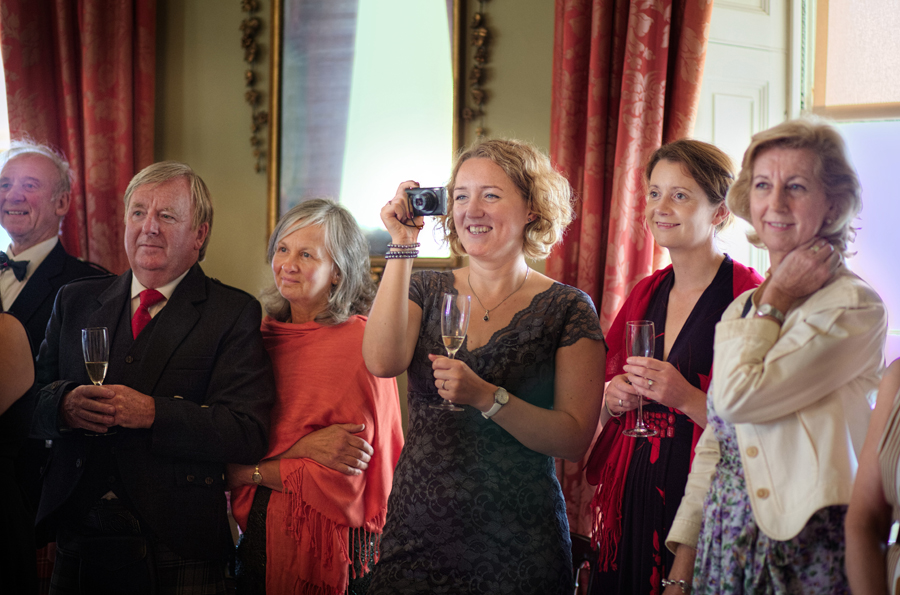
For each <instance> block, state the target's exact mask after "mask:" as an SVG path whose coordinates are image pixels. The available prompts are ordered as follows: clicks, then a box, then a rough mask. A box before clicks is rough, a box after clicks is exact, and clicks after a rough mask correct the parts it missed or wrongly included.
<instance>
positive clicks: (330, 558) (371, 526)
mask: <svg viewBox="0 0 900 595" xmlns="http://www.w3.org/2000/svg"><path fill="white" fill-rule="evenodd" d="M282 493H283V494H284V495H285V496H287V499H288V508H289V510H290V514H287V515H285V518H284V524H283V528H284V531H285V534H287V535H289V536H290V537H292V538H293V539H294V541H296V542H297V544H298V545H301V544H302V542H303V538H304V537H308V539H309V548H310V552H311V553H312V555H313V556H314V557H315V558H316V559H318V560H319V561H320V562H321V564H322V567H323V568H328V569H331V568H334V566H335V562H340V563H343V564H344V565H349V566H350V573H352V575H353V578H359V577H360V576H362V575H363V574H366V573H367V572H370V571H371V570H372V568H370V566H369V558H370V556H374V561H375V562H378V557H379V556H380V554H381V532H382V528H383V527H384V523H385V519H386V517H387V506H384V507H382V508H381V509H380V510H379V511H378V512H377V513H376V514H375V515H374V516H373V517H372V518H370V519H367V520H366V522H365V523H364V524H363V526H362V527H348V526H347V525H343V524H340V523H337V522H335V521H334V520H332V519H330V518H328V516H327V515H325V514H324V513H322V512H321V511H319V510H317V509H316V508H314V507H313V506H312V505H310V503H309V502H308V501H306V500H304V499H303V496H302V494H303V473H302V471H297V472H295V473H291V474H290V475H288V477H287V478H285V480H284V491H283V492H282ZM351 536H352V537H354V538H357V539H358V540H359V541H358V543H360V544H361V546H362V549H361V551H360V559H359V560H353V559H352V557H351V552H350V543H351V539H350V538H351ZM357 565H359V569H358V570H359V571H358V572H357ZM298 580H299V581H301V582H302V583H303V584H304V585H305V586H304V587H303V590H301V591H300V593H303V594H306V593H309V594H311V595H318V594H319V593H332V592H334V593H338V594H339V593H343V592H344V591H345V590H346V589H347V584H346V579H345V580H344V581H343V582H344V584H343V585H342V586H341V585H338V586H336V587H333V588H335V589H338V590H337V591H332V590H331V589H332V587H330V586H327V587H326V586H324V585H314V584H312V583H308V582H307V581H305V580H303V579H302V578H299V579H298ZM306 585H308V586H309V588H312V587H315V588H316V589H321V590H308V588H307V586H306Z"/></svg>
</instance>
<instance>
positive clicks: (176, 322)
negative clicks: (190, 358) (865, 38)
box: [133, 264, 206, 394]
mask: <svg viewBox="0 0 900 595" xmlns="http://www.w3.org/2000/svg"><path fill="white" fill-rule="evenodd" d="M205 300H206V275H204V274H203V270H202V269H201V268H200V265H199V264H195V265H194V266H193V267H191V270H190V271H189V272H188V274H187V276H185V278H184V279H182V280H181V283H179V284H178V287H176V288H175V292H174V293H173V294H172V297H171V299H169V301H168V302H167V303H166V305H165V307H164V308H163V309H162V310H161V311H160V313H159V314H158V315H157V316H156V318H155V321H154V324H153V328H152V329H151V333H150V337H149V340H150V342H149V344H148V345H147V350H146V352H145V356H144V357H143V358H142V359H141V367H140V369H139V370H138V373H137V378H136V379H135V383H134V387H133V388H134V389H135V390H139V391H141V392H143V393H144V394H152V391H153V389H154V387H155V386H156V383H157V381H158V380H159V378H160V376H162V373H163V371H164V370H165V369H166V366H167V365H168V363H169V359H170V358H171V357H172V354H173V353H175V351H176V350H177V349H178V347H179V345H181V343H182V342H183V341H184V339H185V337H187V336H188V335H189V334H190V332H191V331H192V330H193V328H194V326H196V324H197V323H198V322H199V321H200V311H199V310H198V309H197V307H196V305H195V304H197V303H199V302H203V301H205ZM141 334H142V335H143V333H141Z"/></svg>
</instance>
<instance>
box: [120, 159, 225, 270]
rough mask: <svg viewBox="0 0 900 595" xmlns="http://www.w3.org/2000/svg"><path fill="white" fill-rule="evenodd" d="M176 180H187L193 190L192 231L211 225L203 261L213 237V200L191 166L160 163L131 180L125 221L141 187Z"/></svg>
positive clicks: (201, 249) (126, 194) (150, 166)
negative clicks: (132, 197)
mask: <svg viewBox="0 0 900 595" xmlns="http://www.w3.org/2000/svg"><path fill="white" fill-rule="evenodd" d="M175 178H184V179H185V180H187V183H188V187H189V188H190V189H191V229H192V230H197V229H199V228H200V226H201V225H203V224H204V223H208V224H209V229H208V230H207V232H206V239H205V240H204V241H203V245H202V246H200V257H199V260H200V261H203V259H204V258H206V248H207V246H209V238H210V237H212V224H213V207H212V198H211V197H210V194H209V188H207V187H206V183H205V182H204V181H203V179H202V178H201V177H200V176H198V175H197V173H196V172H195V171H194V170H193V169H192V168H191V166H190V165H188V164H186V163H181V162H179V161H160V162H159V163H154V164H153V165H148V166H147V167H145V168H144V169H142V170H141V171H139V172H138V173H137V175H135V176H134V177H133V178H131V182H129V183H128V187H127V188H126V189H125V221H126V223H127V221H128V205H129V203H130V202H131V196H132V195H133V194H134V191H135V190H137V189H138V188H140V187H141V186H155V185H157V184H162V183H163V182H168V181H169V180H174V179H175Z"/></svg>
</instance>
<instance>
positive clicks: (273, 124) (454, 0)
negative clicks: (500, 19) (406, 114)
mask: <svg viewBox="0 0 900 595" xmlns="http://www.w3.org/2000/svg"><path fill="white" fill-rule="evenodd" d="M330 1H332V0H329V2H330ZM371 1H377V2H383V1H384V0H359V2H371ZM441 1H444V2H446V4H447V10H448V16H450V15H451V14H452V17H451V18H452V27H451V32H450V36H451V43H452V45H451V48H450V51H451V58H452V73H453V98H452V109H453V114H452V122H453V124H452V127H453V130H452V142H453V146H452V147H448V149H449V150H448V151H447V155H453V154H455V153H456V151H457V150H458V149H459V147H460V146H461V144H462V142H463V138H462V125H463V122H462V110H463V107H464V100H463V93H464V85H463V84H462V82H461V81H462V74H461V73H462V69H463V52H464V48H465V42H464V37H463V36H464V35H465V29H466V28H465V23H463V20H464V19H465V14H466V13H465V6H464V2H465V0H441ZM304 2H306V4H307V5H309V4H310V0H272V15H271V20H270V23H271V29H270V35H271V72H270V81H271V89H270V94H269V97H270V108H269V131H270V132H269V150H268V164H267V174H268V218H267V235H271V233H272V230H273V229H274V228H275V225H276V223H277V221H278V218H279V216H280V214H281V213H282V204H281V201H282V173H283V167H282V166H283V163H282V159H283V152H282V142H283V141H284V135H283V131H282V125H283V114H284V113H285V110H287V109H289V106H286V105H284V104H283V100H282V96H283V92H284V89H285V85H286V84H289V82H290V81H286V79H285V76H286V74H287V76H290V75H289V74H288V73H285V72H283V64H284V60H283V56H284V54H283V52H284V49H285V48H284V39H285V37H284V35H285V30H284V27H285V14H286V13H285V10H286V8H292V7H294V6H296V5H300V4H302V3H304ZM291 3H295V4H294V5H292V4H291ZM384 34H385V35H404V34H405V32H404V31H398V30H394V31H385V33H384ZM414 47H415V46H414V44H413V43H411V50H414ZM412 78H413V79H414V77H412ZM385 158H390V156H389V155H387V156H385ZM448 171H449V165H448ZM398 181H399V180H398ZM303 198H311V197H303ZM351 211H352V209H351ZM370 260H371V263H372V267H373V270H378V269H381V268H382V267H383V266H384V263H385V260H384V258H383V257H382V256H376V255H372V256H371V258H370ZM459 260H460V259H458V258H456V257H452V256H451V257H447V258H418V259H416V263H415V266H416V267H418V268H449V267H453V266H458V265H459Z"/></svg>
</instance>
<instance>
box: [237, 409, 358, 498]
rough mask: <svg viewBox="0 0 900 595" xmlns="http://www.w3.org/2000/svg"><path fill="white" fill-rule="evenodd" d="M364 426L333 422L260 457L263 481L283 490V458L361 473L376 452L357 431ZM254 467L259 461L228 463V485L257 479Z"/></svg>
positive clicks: (351, 473) (269, 486)
mask: <svg viewBox="0 0 900 595" xmlns="http://www.w3.org/2000/svg"><path fill="white" fill-rule="evenodd" d="M365 429H366V426H365V425H363V424H334V425H330V426H326V427H324V428H322V429H321V430H316V431H315V432H310V433H309V434H307V435H306V436H303V437H302V438H300V440H298V441H297V442H295V443H294V445H293V446H291V447H290V448H289V449H288V450H286V451H285V452H283V453H281V454H280V455H276V456H274V457H272V458H270V459H266V460H264V461H260V463H259V474H260V475H261V476H262V482H261V485H264V486H266V487H267V488H271V489H273V490H276V491H279V492H281V491H283V490H284V484H283V483H282V481H281V459H304V458H305V459H311V460H313V461H315V462H317V463H319V464H321V465H324V466H325V467H328V468H329V469H334V470H335V471H339V472H341V473H343V474H344V475H362V472H363V471H365V470H366V469H367V468H368V467H369V461H370V460H371V458H372V455H373V454H374V452H375V451H374V450H373V449H372V446H371V445H370V444H369V443H368V442H366V441H365V440H363V439H362V438H361V437H359V436H356V435H355V434H358V433H359V432H363V431H364V430H365ZM255 471H256V465H237V464H234V463H231V464H229V465H228V467H227V470H226V473H225V480H226V485H227V489H229V490H232V489H234V488H236V487H240V486H242V485H252V484H254V483H256V482H254V481H253V473H254V472H255Z"/></svg>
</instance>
